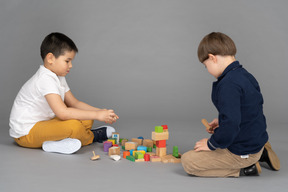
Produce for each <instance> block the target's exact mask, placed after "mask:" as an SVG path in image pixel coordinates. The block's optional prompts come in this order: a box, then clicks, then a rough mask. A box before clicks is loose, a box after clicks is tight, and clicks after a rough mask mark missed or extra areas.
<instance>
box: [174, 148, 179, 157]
mask: <svg viewBox="0 0 288 192" xmlns="http://www.w3.org/2000/svg"><path fill="white" fill-rule="evenodd" d="M173 156H174V157H176V158H178V156H179V152H178V146H173Z"/></svg>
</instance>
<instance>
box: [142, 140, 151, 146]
mask: <svg viewBox="0 0 288 192" xmlns="http://www.w3.org/2000/svg"><path fill="white" fill-rule="evenodd" d="M143 146H146V147H153V140H151V139H144V140H143Z"/></svg>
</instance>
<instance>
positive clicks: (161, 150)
mask: <svg viewBox="0 0 288 192" xmlns="http://www.w3.org/2000/svg"><path fill="white" fill-rule="evenodd" d="M166 152H167V149H166V147H163V148H158V147H156V155H157V156H159V157H163V156H165V155H167V153H166Z"/></svg>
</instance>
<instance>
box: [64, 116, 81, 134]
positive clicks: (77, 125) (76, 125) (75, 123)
mask: <svg viewBox="0 0 288 192" xmlns="http://www.w3.org/2000/svg"><path fill="white" fill-rule="evenodd" d="M68 121H69V122H68V126H67V128H69V129H71V130H72V131H73V132H75V131H76V132H78V131H82V130H83V129H84V126H83V124H82V123H81V121H79V120H76V119H71V120H68Z"/></svg>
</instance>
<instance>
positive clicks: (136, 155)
mask: <svg viewBox="0 0 288 192" xmlns="http://www.w3.org/2000/svg"><path fill="white" fill-rule="evenodd" d="M135 159H144V154H143V153H141V152H138V151H137V152H136V153H135Z"/></svg>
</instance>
